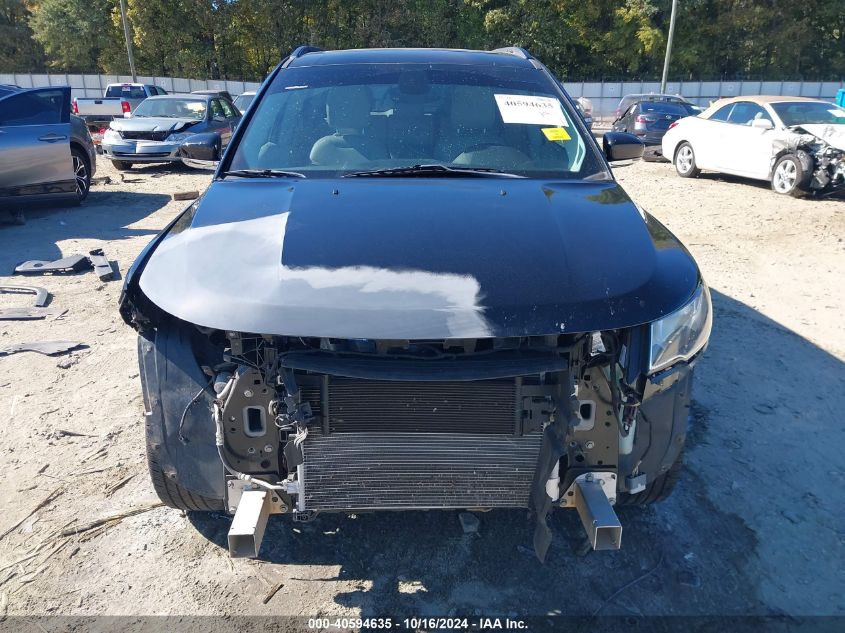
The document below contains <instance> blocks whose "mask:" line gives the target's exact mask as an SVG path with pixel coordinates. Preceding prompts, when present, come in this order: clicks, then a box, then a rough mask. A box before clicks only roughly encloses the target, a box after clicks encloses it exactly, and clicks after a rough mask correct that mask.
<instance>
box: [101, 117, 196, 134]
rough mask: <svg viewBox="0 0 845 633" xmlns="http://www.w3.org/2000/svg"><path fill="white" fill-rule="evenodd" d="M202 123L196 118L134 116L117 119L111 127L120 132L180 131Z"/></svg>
mask: <svg viewBox="0 0 845 633" xmlns="http://www.w3.org/2000/svg"><path fill="white" fill-rule="evenodd" d="M197 123H201V121H197V120H196V119H170V118H167V117H132V118H130V119H115V120H114V121H112V122H111V123H110V124H109V127H111V129H113V130H117V131H118V132H179V131H180V130H183V129H185V128H187V127H191V126H193V125H196V124H197Z"/></svg>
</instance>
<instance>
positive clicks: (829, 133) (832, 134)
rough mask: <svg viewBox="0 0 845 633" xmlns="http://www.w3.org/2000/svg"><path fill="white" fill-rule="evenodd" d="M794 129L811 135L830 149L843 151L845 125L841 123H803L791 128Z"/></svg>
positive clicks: (844, 149)
mask: <svg viewBox="0 0 845 633" xmlns="http://www.w3.org/2000/svg"><path fill="white" fill-rule="evenodd" d="M796 128H797V130H804V131H806V132H808V133H809V134H812V135H813V136H815V137H816V138H818V139H820V140H822V141H824V142H825V143H827V144H828V145H830V146H831V147H835V148H836V149H841V150H843V151H845V125H843V124H841V123H840V124H832V123H805V124H802V125H797V126H794V127H793V129H796ZM797 130H796V131H797Z"/></svg>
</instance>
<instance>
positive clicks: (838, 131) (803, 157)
mask: <svg viewBox="0 0 845 633" xmlns="http://www.w3.org/2000/svg"><path fill="white" fill-rule="evenodd" d="M662 149H663V156H664V157H665V158H667V159H669V160H671V161H672V162H673V163H674V165H675V169H676V170H677V172H678V175H680V176H681V177H683V178H690V177H694V176H697V175H698V174H699V173H700V172H701V170H702V169H706V170H710V171H718V172H722V173H724V174H734V175H737V176H745V177H747V178H755V179H758V180H769V181H771V183H772V189H774V190H775V191H776V192H777V193H782V194H789V195H793V196H802V195H804V194H806V193H808V192H817V193H829V192H831V191H834V190H837V189H842V188H845V110H843V109H842V108H840V107H838V106H835V105H833V104H832V103H828V102H826V101H820V100H818V99H807V98H803V97H734V98H731V99H721V100H719V101H717V102H716V103H714V104H713V105H712V106H710V107H709V108H708V109H707V110H705V111H704V112H703V113H702V114H700V115H698V116H694V117H687V118H685V119H681V120H680V121H678V122H676V123H674V124H673V125H672V126H670V128H669V130H668V131H667V132H666V134H665V135H664V136H663V148H662Z"/></svg>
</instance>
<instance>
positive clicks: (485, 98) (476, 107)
mask: <svg viewBox="0 0 845 633" xmlns="http://www.w3.org/2000/svg"><path fill="white" fill-rule="evenodd" d="M449 118H450V121H451V122H452V125H453V126H454V127H462V128H471V129H487V128H492V127H495V126H496V124H497V123H498V120H499V117H498V114H497V112H496V100H495V99H494V98H493V89H492V88H485V87H478V86H455V88H454V89H453V90H452V109H451V112H450V115H449Z"/></svg>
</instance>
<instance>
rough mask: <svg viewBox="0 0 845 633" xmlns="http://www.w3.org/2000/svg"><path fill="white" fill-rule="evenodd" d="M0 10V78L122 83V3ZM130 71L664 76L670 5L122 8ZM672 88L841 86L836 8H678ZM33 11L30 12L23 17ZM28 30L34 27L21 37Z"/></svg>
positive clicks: (307, 0) (282, 0)
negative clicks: (367, 51) (317, 49)
mask: <svg viewBox="0 0 845 633" xmlns="http://www.w3.org/2000/svg"><path fill="white" fill-rule="evenodd" d="M25 2H26V0H0V71H3V70H5V71H8V70H33V71H37V70H39V69H40V67H41V66H43V65H44V63H45V62H46V63H47V64H49V66H50V67H51V68H54V69H56V70H66V71H88V72H92V71H107V72H113V73H126V72H127V71H128V64H127V62H126V53H125V47H124V42H123V29H122V24H121V20H120V12H119V9H118V6H119V5H118V0H37V2H36V3H35V4H33V5H32V7H31V8H28V7H27V5H26V3H25ZM126 2H127V6H128V15H129V21H130V24H131V30H132V39H133V42H134V49H135V56H136V66H137V69H138V72H139V73H140V74H145V75H155V74H159V75H177V76H188V77H197V78H243V79H260V78H261V77H263V76H264V75H265V74H266V73H267V72H268V71H269V70H270V69H272V68H273V67H274V66H275V65H276V64H277V63H278V62H279V60H281V59H282V58H283V57H284V55H285V54H287V53H288V52H289V51H290V50H292V49H293V48H294V47H295V46H297V45H299V44H303V43H309V44H315V45H318V46H322V47H324V48H364V47H379V46H433V47H454V48H481V49H486V48H496V47H499V46H506V45H516V46H524V47H526V48H528V49H529V50H530V51H531V52H532V53H534V54H535V55H536V56H537V57H539V58H540V59H541V60H542V61H543V62H544V63H546V64H547V65H548V66H549V67H550V68H551V69H552V70H553V71H554V72H556V73H557V74H558V75H559V76H560V77H561V78H562V79H565V80H571V81H577V80H591V79H592V80H599V79H607V80H625V79H655V78H657V77H659V76H660V72H661V69H662V65H663V55H664V52H665V46H666V33H667V30H668V25H669V15H670V7H671V0H357V1H354V2H353V1H352V0H126ZM678 5H679V11H678V14H679V15H678V21H677V32H676V34H675V45H674V55H673V61H672V68H671V72H670V77H671V78H673V79H722V78H724V79H808V80H809V79H828V80H831V79H832V80H836V79H840V78H841V76H842V74H843V73H845V25H843V16H845V0H679V3H678ZM30 12H31V15H30ZM30 28H31V31H30Z"/></svg>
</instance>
